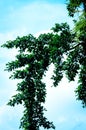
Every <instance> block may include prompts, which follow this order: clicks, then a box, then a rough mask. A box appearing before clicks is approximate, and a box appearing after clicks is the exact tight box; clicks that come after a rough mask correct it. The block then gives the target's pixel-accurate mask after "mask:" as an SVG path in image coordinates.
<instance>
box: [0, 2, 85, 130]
mask: <svg viewBox="0 0 86 130" xmlns="http://www.w3.org/2000/svg"><path fill="white" fill-rule="evenodd" d="M65 3H66V2H65V0H57V1H56V0H0V45H2V44H3V43H4V42H6V41H7V40H13V39H15V38H16V37H17V36H24V35H28V34H30V33H31V34H33V35H34V36H38V35H39V34H40V33H44V32H49V31H50V29H51V28H52V27H53V26H54V24H55V23H61V22H68V23H69V24H70V26H71V28H72V27H73V23H72V19H71V18H69V17H68V12H67V10H66V5H65ZM15 55H16V51H15V50H14V49H13V50H7V49H3V48H0V130H6V129H7V130H19V122H20V118H21V117H22V111H23V107H22V106H16V107H14V108H13V107H10V106H7V105H6V104H7V102H8V101H9V99H10V98H11V96H13V95H14V94H15V93H16V91H15V90H16V84H17V83H18V80H10V79H9V76H10V73H8V72H6V71H4V69H5V64H6V63H7V62H9V61H11V60H14V59H15ZM52 73H53V65H52V66H50V68H49V71H48V72H47V74H46V77H45V78H44V79H43V80H44V82H46V85H47V98H46V104H45V107H46V108H47V112H46V113H45V114H46V116H47V118H48V119H49V120H50V121H53V122H54V124H55V126H56V130H86V109H83V108H82V105H81V102H80V101H76V97H75V93H74V90H75V88H76V86H77V81H76V82H71V83H69V82H68V80H67V79H66V78H65V77H64V78H63V80H62V82H61V83H60V84H59V86H57V88H54V87H51V86H52V81H51V80H50V77H51V75H52ZM41 130H42V129H41Z"/></svg>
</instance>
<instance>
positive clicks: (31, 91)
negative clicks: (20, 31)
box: [2, 0, 86, 130]
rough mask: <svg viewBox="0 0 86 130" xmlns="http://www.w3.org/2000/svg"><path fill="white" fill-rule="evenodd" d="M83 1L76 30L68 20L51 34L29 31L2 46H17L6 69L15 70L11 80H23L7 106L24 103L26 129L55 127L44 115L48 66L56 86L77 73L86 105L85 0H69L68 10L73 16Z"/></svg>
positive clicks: (70, 79)
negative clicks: (37, 34) (13, 56)
mask: <svg viewBox="0 0 86 130" xmlns="http://www.w3.org/2000/svg"><path fill="white" fill-rule="evenodd" d="M81 4H83V5H84V6H83V9H84V11H83V12H82V14H81V16H80V18H79V19H78V21H77V22H76V23H75V27H74V29H73V30H70V27H69V25H68V24H67V23H61V24H58V23H57V24H55V26H54V27H53V28H52V33H47V34H41V35H39V37H38V38H36V37H34V36H33V35H31V34H29V35H28V36H23V37H17V38H16V39H15V40H14V41H7V42H6V43H5V44H3V45H2V47H6V48H8V49H11V48H16V49H18V54H17V55H16V59H15V61H12V62H8V63H7V64H6V70H7V71H12V72H13V74H12V75H11V76H10V78H11V79H21V80H22V81H21V82H19V83H18V84H17V91H18V93H17V94H16V95H14V96H13V97H12V99H11V100H10V101H9V103H8V105H11V106H15V104H23V106H24V109H25V110H24V112H23V117H22V119H21V123H20V127H21V128H23V129H24V130H39V128H40V127H41V126H42V127H44V128H45V129H49V128H53V129H55V126H54V125H53V122H50V121H48V120H47V118H46V117H45V115H44V112H45V111H46V109H45V108H44V106H43V104H44V103H45V100H46V84H45V83H43V81H42V79H43V76H44V75H45V73H46V71H47V70H48V67H49V65H51V64H52V63H53V64H54V66H55V67H54V74H53V75H52V79H53V85H54V86H55V87H56V86H57V85H58V83H59V82H60V81H61V79H62V78H63V75H64V73H65V74H66V76H67V78H68V79H69V81H74V80H75V77H76V75H78V77H79V78H78V86H77V88H76V96H77V99H78V100H81V101H82V103H83V107H85V106H86V16H85V14H86V11H85V9H86V8H85V5H86V2H85V1H84V0H68V3H67V9H68V11H69V15H70V16H74V14H75V12H76V9H77V8H79V7H80V6H81ZM65 57H66V58H65Z"/></svg>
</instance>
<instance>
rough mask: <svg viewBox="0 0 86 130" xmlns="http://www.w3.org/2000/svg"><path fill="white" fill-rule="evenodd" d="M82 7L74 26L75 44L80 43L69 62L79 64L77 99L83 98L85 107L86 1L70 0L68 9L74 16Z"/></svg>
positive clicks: (69, 57)
mask: <svg viewBox="0 0 86 130" xmlns="http://www.w3.org/2000/svg"><path fill="white" fill-rule="evenodd" d="M80 7H81V10H82V11H81V12H80V16H79V19H78V21H77V22H76V23H75V28H74V31H75V33H76V35H75V39H76V40H75V44H76V43H78V45H76V46H75V48H74V51H72V54H71V53H70V55H69V56H68V60H67V64H68V65H69V64H71V63H72V62H73V64H74V65H77V69H76V71H77V72H78V75H79V81H78V83H79V85H78V87H77V89H76V95H77V99H78V100H81V101H82V103H83V107H85V106H86V1H85V0H68V4H67V9H68V11H69V15H70V16H72V17H74V15H75V13H77V12H79V9H80ZM76 10H77V11H76ZM73 57H75V58H73ZM74 65H73V67H74ZM67 73H68V71H67ZM72 73H73V70H72ZM73 74H74V73H73Z"/></svg>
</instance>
